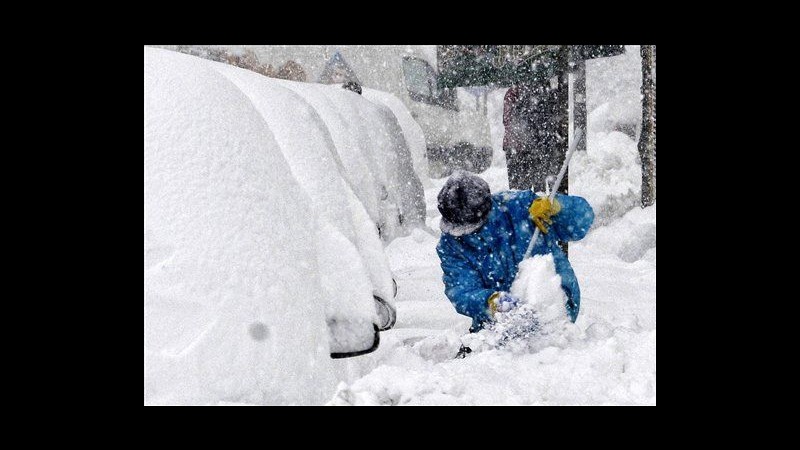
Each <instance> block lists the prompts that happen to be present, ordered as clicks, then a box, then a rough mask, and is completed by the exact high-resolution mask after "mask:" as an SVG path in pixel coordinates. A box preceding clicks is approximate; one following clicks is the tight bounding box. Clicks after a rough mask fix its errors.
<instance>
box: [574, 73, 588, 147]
mask: <svg viewBox="0 0 800 450" xmlns="http://www.w3.org/2000/svg"><path fill="white" fill-rule="evenodd" d="M572 76H573V78H572V80H573V81H572V89H573V92H572V106H573V107H574V108H575V110H574V112H573V114H572V120H573V129H574V130H579V129H580V130H583V135H584V136H586V60H585V59H583V58H580V59H578V60H577V61H575V71H574V72H573V73H572ZM575 151H578V152H580V151H586V139H581V140H580V141H579V142H578V145H577V147H575Z"/></svg>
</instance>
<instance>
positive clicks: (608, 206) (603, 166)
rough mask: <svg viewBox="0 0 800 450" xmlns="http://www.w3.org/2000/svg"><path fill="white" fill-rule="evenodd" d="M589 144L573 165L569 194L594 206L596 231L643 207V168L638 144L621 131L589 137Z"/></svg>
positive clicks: (594, 134) (570, 173)
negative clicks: (636, 208)
mask: <svg viewBox="0 0 800 450" xmlns="http://www.w3.org/2000/svg"><path fill="white" fill-rule="evenodd" d="M587 144H588V145H587V148H586V151H585V152H575V154H574V155H573V156H572V161H570V165H569V193H570V194H572V195H579V196H581V197H583V198H585V199H586V200H587V201H588V202H589V204H590V205H592V208H594V214H595V222H594V225H593V227H594V228H597V227H599V226H602V225H605V224H607V223H609V222H610V221H611V220H613V219H615V218H618V217H620V216H622V215H623V214H624V213H625V212H627V211H629V210H630V209H631V208H633V207H635V206H636V205H639V204H641V196H642V165H641V162H640V161H639V150H638V149H637V145H636V142H634V141H633V140H632V139H631V138H630V137H628V136H627V135H625V134H624V133H621V132H619V131H611V132H608V133H606V132H596V133H590V134H589V140H588V142H587Z"/></svg>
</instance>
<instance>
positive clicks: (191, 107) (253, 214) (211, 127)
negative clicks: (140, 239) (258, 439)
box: [144, 48, 336, 404]
mask: <svg viewBox="0 0 800 450" xmlns="http://www.w3.org/2000/svg"><path fill="white" fill-rule="evenodd" d="M144 63H145V64H144V68H145V70H144V78H145V101H144V104H145V131H144V137H145V146H144V154H145V304H144V306H145V351H144V357H145V393H144V394H145V403H146V404H205V403H215V402H219V401H228V402H248V403H261V404H284V403H299V404H310V403H318V402H319V401H321V400H322V399H323V398H325V397H329V395H330V392H331V389H332V388H333V387H334V386H335V383H336V380H335V379H334V377H333V375H332V371H331V370H330V361H331V360H330V358H329V355H328V352H329V350H328V340H327V339H328V338H327V327H326V317H325V305H324V302H323V301H322V299H320V280H319V277H318V275H317V274H318V273H319V269H318V266H317V246H318V237H317V236H316V235H315V233H314V230H316V229H318V227H319V222H318V220H319V219H318V217H317V216H316V215H315V214H313V210H312V209H310V207H309V206H310V200H309V199H308V197H307V196H306V195H305V194H304V193H303V191H302V189H301V187H300V186H299V185H298V184H297V182H296V181H295V179H294V178H293V177H292V176H291V170H290V168H289V166H288V165H287V164H286V161H285V160H284V159H283V157H282V156H281V152H280V150H279V149H278V145H277V144H276V142H275V140H274V139H273V136H272V132H271V131H270V129H269V128H268V127H267V126H266V124H265V123H264V121H263V119H262V117H261V115H260V114H259V112H258V111H257V110H256V109H255V108H254V107H253V105H252V103H251V102H250V100H249V99H248V98H247V97H246V96H244V95H243V94H242V92H241V91H240V90H239V89H238V88H236V86H234V85H233V84H231V83H230V82H229V81H228V80H227V79H225V78H224V77H223V76H222V75H220V74H219V73H217V72H216V71H215V70H213V69H212V68H211V67H210V65H209V63H208V61H204V60H202V59H199V58H196V57H192V56H187V55H181V54H177V53H174V52H170V51H166V50H159V49H152V48H145V53H144ZM310 212H311V213H310ZM298 220H302V222H303V226H302V227H300V226H298Z"/></svg>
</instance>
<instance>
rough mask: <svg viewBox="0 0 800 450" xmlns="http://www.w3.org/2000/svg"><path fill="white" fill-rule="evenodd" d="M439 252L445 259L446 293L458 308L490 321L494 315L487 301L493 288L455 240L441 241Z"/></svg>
mask: <svg viewBox="0 0 800 450" xmlns="http://www.w3.org/2000/svg"><path fill="white" fill-rule="evenodd" d="M436 252H437V253H438V254H439V259H440V260H441V262H442V272H443V273H444V276H443V280H444V286H445V290H444V293H445V295H446V296H447V298H448V299H449V300H450V302H451V303H452V304H453V306H454V307H455V308H456V311H457V312H458V313H459V314H463V315H465V316H469V317H472V318H473V319H475V320H476V321H477V322H486V321H488V320H489V319H490V318H491V316H490V311H489V306H488V304H487V301H488V300H489V297H490V296H491V295H492V294H494V290H493V289H486V288H485V287H484V286H483V277H482V276H481V274H480V272H478V271H477V270H475V269H474V268H472V266H471V265H470V263H469V261H468V260H467V259H466V258H465V257H464V255H463V254H462V252H461V250H460V249H459V248H456V246H455V245H453V244H452V242H449V241H442V242H440V243H439V245H438V246H437V247H436Z"/></svg>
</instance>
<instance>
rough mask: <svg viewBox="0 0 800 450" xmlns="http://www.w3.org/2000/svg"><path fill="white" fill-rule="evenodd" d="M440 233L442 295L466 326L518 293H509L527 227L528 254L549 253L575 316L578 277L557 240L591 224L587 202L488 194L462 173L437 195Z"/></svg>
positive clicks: (478, 325)
mask: <svg viewBox="0 0 800 450" xmlns="http://www.w3.org/2000/svg"><path fill="white" fill-rule="evenodd" d="M438 207H439V211H440V212H441V213H442V219H441V223H440V227H441V229H442V236H441V238H440V239H439V244H438V245H437V246H436V252H437V253H438V254H439V259H440V260H441V264H442V272H444V275H443V279H444V285H445V295H446V296H447V298H448V299H450V302H452V303H453V306H455V309H456V311H457V312H458V313H459V314H463V315H466V316H469V317H471V318H472V326H471V327H470V331H471V332H475V331H478V330H480V329H482V328H483V327H484V325H486V324H487V323H489V322H491V321H492V319H493V316H494V313H495V312H496V311H501V312H505V311H509V310H511V309H512V308H513V307H514V306H516V305H517V303H518V301H519V299H517V298H514V297H513V296H512V295H511V294H509V292H508V291H509V290H510V289H511V283H513V281H514V278H515V277H516V276H517V266H518V265H519V263H520V262H522V260H523V258H524V256H525V251H526V250H527V248H528V244H529V243H530V241H531V238H532V237H533V232H534V230H535V227H539V229H540V230H541V233H540V234H539V237H538V238H537V240H536V243H535V244H534V247H533V251H532V255H544V254H548V253H552V254H553V260H554V262H555V267H556V272H557V273H558V274H559V275H560V276H561V287H562V288H563V289H564V292H565V293H566V296H567V303H566V305H565V307H566V309H567V313H568V315H569V318H570V320H572V322H575V320H576V319H577V318H578V311H579V309H580V305H581V291H580V288H579V287H578V279H577V278H576V277H575V272H574V271H573V270H572V266H571V265H570V263H569V260H568V259H567V257H566V255H564V252H563V251H562V250H561V248H560V247H559V246H558V241H576V240H579V239H582V238H583V237H584V236H585V235H586V233H587V232H588V231H589V227H591V226H592V222H594V211H593V210H592V207H591V206H589V203H588V202H587V201H586V200H585V199H583V198H581V197H577V196H574V195H563V194H556V197H555V201H553V202H552V203H551V202H550V201H549V200H548V198H547V197H543V196H538V195H536V194H535V193H533V192H532V191H530V190H524V191H517V190H510V191H504V192H501V193H499V194H495V195H491V192H490V190H489V185H488V184H487V183H486V181H484V180H483V179H481V178H480V177H478V176H476V175H473V174H470V173H468V172H456V173H455V174H454V175H453V176H451V177H450V178H449V179H448V180H447V182H446V183H445V185H444V186H443V187H442V190H441V191H440V192H439V196H438Z"/></svg>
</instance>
